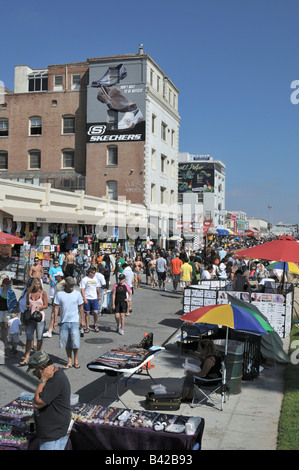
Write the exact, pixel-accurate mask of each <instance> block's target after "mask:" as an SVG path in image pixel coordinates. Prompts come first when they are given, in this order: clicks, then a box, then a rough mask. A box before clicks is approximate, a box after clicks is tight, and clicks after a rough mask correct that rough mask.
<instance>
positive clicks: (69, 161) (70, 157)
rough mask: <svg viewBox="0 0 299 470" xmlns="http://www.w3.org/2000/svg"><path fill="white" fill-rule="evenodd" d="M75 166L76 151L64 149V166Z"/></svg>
mask: <svg viewBox="0 0 299 470" xmlns="http://www.w3.org/2000/svg"><path fill="white" fill-rule="evenodd" d="M74 167H75V151H74V150H73V149H64V150H62V168H74Z"/></svg>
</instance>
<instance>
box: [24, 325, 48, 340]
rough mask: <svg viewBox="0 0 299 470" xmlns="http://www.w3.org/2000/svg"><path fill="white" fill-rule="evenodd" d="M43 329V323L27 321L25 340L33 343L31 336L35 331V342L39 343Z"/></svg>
mask: <svg viewBox="0 0 299 470" xmlns="http://www.w3.org/2000/svg"><path fill="white" fill-rule="evenodd" d="M44 329H45V322H44V321H41V322H39V323H38V322H36V321H33V320H29V323H28V325H27V326H26V338H27V339H29V341H33V335H34V332H35V331H36V339H37V341H41V340H42V339H43V333H44Z"/></svg>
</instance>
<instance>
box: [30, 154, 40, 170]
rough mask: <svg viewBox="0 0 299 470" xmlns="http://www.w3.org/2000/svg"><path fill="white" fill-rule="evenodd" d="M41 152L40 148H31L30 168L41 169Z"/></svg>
mask: <svg viewBox="0 0 299 470" xmlns="http://www.w3.org/2000/svg"><path fill="white" fill-rule="evenodd" d="M40 168H41V152H40V150H30V152H29V170H40Z"/></svg>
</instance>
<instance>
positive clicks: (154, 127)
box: [152, 114, 156, 134]
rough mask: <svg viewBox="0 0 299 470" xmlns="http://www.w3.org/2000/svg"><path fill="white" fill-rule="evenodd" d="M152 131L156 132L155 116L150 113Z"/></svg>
mask: <svg viewBox="0 0 299 470" xmlns="http://www.w3.org/2000/svg"><path fill="white" fill-rule="evenodd" d="M152 133H153V134H155V133H156V116H155V115H154V114H152Z"/></svg>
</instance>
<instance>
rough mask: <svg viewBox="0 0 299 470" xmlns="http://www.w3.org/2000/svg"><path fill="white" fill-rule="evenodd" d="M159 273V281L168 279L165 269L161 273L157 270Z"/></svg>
mask: <svg viewBox="0 0 299 470" xmlns="http://www.w3.org/2000/svg"><path fill="white" fill-rule="evenodd" d="M157 274H158V280H159V281H165V280H166V272H165V271H164V272H163V273H159V272H158V271H157Z"/></svg>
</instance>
